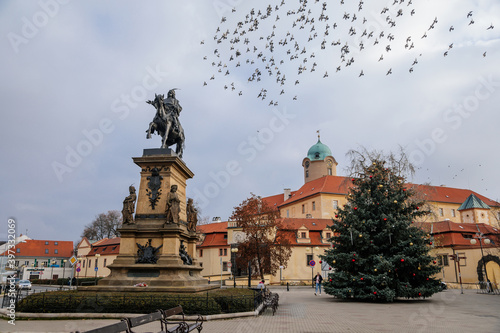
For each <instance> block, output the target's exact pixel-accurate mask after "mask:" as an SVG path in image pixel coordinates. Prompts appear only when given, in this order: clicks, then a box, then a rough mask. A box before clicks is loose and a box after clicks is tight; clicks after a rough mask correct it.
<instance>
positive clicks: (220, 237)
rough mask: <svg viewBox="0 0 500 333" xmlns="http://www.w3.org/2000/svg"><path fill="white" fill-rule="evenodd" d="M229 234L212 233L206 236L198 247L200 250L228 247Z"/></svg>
mask: <svg viewBox="0 0 500 333" xmlns="http://www.w3.org/2000/svg"><path fill="white" fill-rule="evenodd" d="M224 236H227V233H211V234H207V235H206V236H205V239H204V240H203V243H201V244H199V245H197V247H198V248H204V247H227V246H228V244H227V238H224Z"/></svg>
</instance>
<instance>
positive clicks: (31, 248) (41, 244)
mask: <svg viewBox="0 0 500 333" xmlns="http://www.w3.org/2000/svg"><path fill="white" fill-rule="evenodd" d="M56 243H57V245H56ZM17 249H19V252H17ZM46 250H47V251H46ZM56 250H57V253H56ZM12 251H14V255H15V256H16V257H21V256H22V257H48V258H51V257H60V258H70V257H71V256H72V255H73V242H72V241H53V240H35V239H27V240H26V243H24V242H22V243H18V244H17V245H16V246H15V247H14V249H10V253H12ZM8 252H9V251H5V252H4V253H2V254H0V255H1V256H3V255H4V254H5V255H8ZM46 252H48V253H46Z"/></svg>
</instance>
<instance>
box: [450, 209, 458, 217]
mask: <svg viewBox="0 0 500 333" xmlns="http://www.w3.org/2000/svg"><path fill="white" fill-rule="evenodd" d="M451 216H452V217H455V216H457V214H456V213H455V210H454V209H452V210H451Z"/></svg>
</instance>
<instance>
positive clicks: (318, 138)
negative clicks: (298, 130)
mask: <svg viewBox="0 0 500 333" xmlns="http://www.w3.org/2000/svg"><path fill="white" fill-rule="evenodd" d="M316 133H318V141H319V137H320V135H319V130H317V131H316Z"/></svg>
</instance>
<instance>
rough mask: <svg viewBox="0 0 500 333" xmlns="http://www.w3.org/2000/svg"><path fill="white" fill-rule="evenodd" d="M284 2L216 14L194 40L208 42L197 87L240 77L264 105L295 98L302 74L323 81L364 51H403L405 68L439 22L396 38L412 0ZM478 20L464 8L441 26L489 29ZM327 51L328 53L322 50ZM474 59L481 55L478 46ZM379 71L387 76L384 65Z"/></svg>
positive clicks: (239, 89)
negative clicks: (209, 32) (378, 4)
mask: <svg viewBox="0 0 500 333" xmlns="http://www.w3.org/2000/svg"><path fill="white" fill-rule="evenodd" d="M295 1H297V0H295ZM290 2H292V1H291V0H286V1H285V0H282V1H281V3H280V4H279V5H267V7H266V8H263V9H254V8H252V9H251V10H250V11H249V12H248V13H246V14H244V15H243V16H239V13H238V12H237V10H236V9H233V10H232V11H231V13H230V14H229V15H228V16H227V17H222V18H221V22H220V25H219V26H218V27H217V29H216V32H215V34H214V36H213V41H212V40H210V41H207V42H206V43H205V41H204V40H203V41H201V44H203V45H209V44H211V45H212V46H213V47H214V48H213V50H210V51H209V53H208V55H206V56H204V57H203V59H204V60H205V61H207V62H208V63H209V64H210V65H211V66H212V68H213V70H214V72H213V74H212V76H211V77H210V78H207V79H206V80H205V81H204V82H203V86H207V85H209V84H217V83H216V82H219V81H222V84H221V86H222V87H223V88H224V90H228V91H233V92H235V93H237V94H238V95H239V96H242V95H243V93H244V88H243V87H245V83H248V84H257V83H260V86H259V87H257V89H256V97H257V98H259V99H261V100H266V99H267V100H268V101H269V103H268V105H269V106H276V105H278V98H281V96H282V95H289V94H287V92H288V91H292V94H291V95H292V97H291V99H292V100H297V98H298V95H297V90H300V88H299V87H300V86H299V87H297V86H298V85H300V80H301V78H302V77H304V76H306V75H312V73H314V72H316V74H314V75H319V78H323V79H327V78H329V77H331V76H333V75H334V74H335V73H338V72H340V71H342V70H346V69H347V68H348V67H351V66H352V65H353V64H354V63H355V62H358V59H360V60H359V62H360V63H362V64H365V65H366V61H365V59H364V58H363V57H362V56H364V55H365V54H366V57H371V58H373V57H376V58H374V59H372V61H373V62H376V63H382V64H385V63H387V62H390V60H389V61H386V59H388V58H390V57H391V53H392V52H407V54H408V55H407V56H408V57H411V58H410V59H411V60H410V61H408V64H409V67H408V68H407V69H408V72H409V73H413V72H414V71H415V70H416V68H417V65H418V63H419V59H420V57H421V56H422V53H421V52H423V51H422V50H419V46H420V45H421V44H422V43H423V40H425V39H426V38H428V37H430V36H431V34H432V33H433V32H434V31H436V30H437V27H438V25H439V19H438V17H435V18H434V19H433V20H432V21H430V22H429V23H428V26H427V27H426V30H425V31H422V33H421V35H419V36H412V35H409V36H406V35H405V36H401V32H400V31H401V30H398V26H399V25H401V26H407V24H408V23H410V24H412V21H411V20H413V18H414V17H416V16H418V14H419V13H418V11H417V10H416V8H418V7H416V6H415V5H414V4H413V1H412V0H406V1H405V0H393V2H392V5H391V4H390V3H389V5H387V2H384V3H385V4H386V5H385V6H384V7H382V8H380V9H379V11H378V12H376V13H374V12H373V11H368V10H365V9H364V5H365V4H364V1H363V0H360V1H359V2H354V1H352V2H351V1H349V2H348V3H345V2H344V0H340V5H339V6H337V7H336V8H333V9H331V10H330V7H333V6H335V4H334V3H333V2H328V3H327V2H326V1H324V2H322V3H320V1H319V0H309V1H308V0H298V7H293V5H291V4H289V3H290ZM370 5H371V4H370ZM374 14H376V15H374ZM404 18H407V20H410V22H406V21H404V20H405V19H404ZM229 22H232V23H233V25H230V23H229ZM483 23H484V22H478V23H476V22H475V16H474V13H473V11H469V12H467V13H464V15H463V20H462V21H460V22H456V23H455V24H454V25H451V26H449V27H446V30H447V33H449V34H450V39H452V40H453V38H454V36H453V32H454V30H455V26H457V28H458V27H459V28H460V29H461V30H463V29H467V28H468V27H475V26H480V28H479V29H484V30H492V29H494V25H493V23H488V24H486V25H484V24H483ZM402 30H404V29H402ZM453 47H454V43H453V42H452V43H450V44H448V45H447V47H446V49H444V51H443V56H444V57H447V56H448V55H450V53H451V52H452V50H453ZM327 51H329V52H330V53H328V55H326V56H325V55H323V52H325V54H326V52H327ZM331 52H333V55H332V54H331ZM482 57H486V51H484V53H482ZM375 59H377V60H375ZM332 64H333V65H332ZM358 70H359V72H358V73H356V74H355V75H357V76H358V77H363V76H365V75H368V73H369V72H375V71H374V70H373V67H370V66H368V67H367V68H365V69H359V68H358ZM320 71H321V72H320ZM318 72H319V74H318ZM233 73H234V74H233ZM383 73H385V75H391V74H393V68H392V67H391V66H390V64H387V65H386V70H384V71H383ZM219 77H224V79H223V80H220V79H219ZM242 78H246V80H245V79H242ZM245 81H246V82H245ZM270 82H273V83H274V84H276V85H277V86H278V88H277V90H276V91H279V96H277V93H275V94H271V93H270V95H271V97H273V96H274V97H273V98H271V97H268V92H269V91H271V88H270V87H269V85H268V84H269V83H270ZM259 88H260V90H259ZM297 88H299V89H297ZM268 89H269V91H268ZM273 91H275V90H273ZM266 103H267V101H266Z"/></svg>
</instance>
